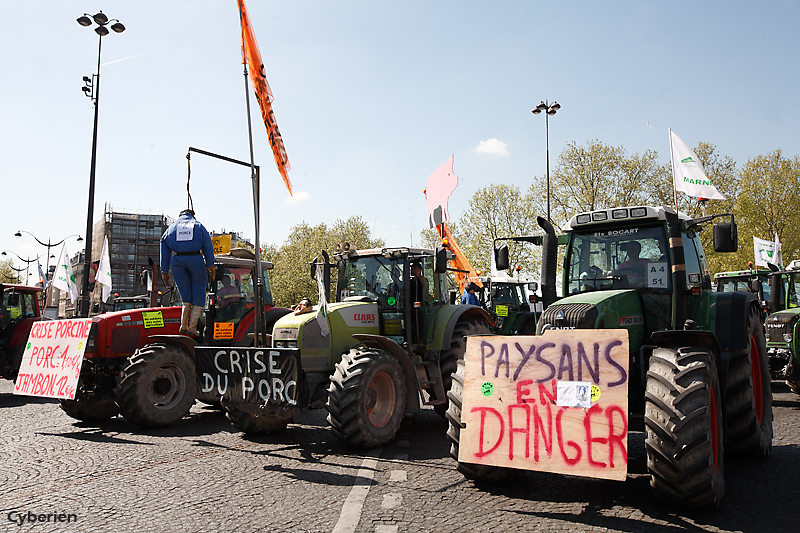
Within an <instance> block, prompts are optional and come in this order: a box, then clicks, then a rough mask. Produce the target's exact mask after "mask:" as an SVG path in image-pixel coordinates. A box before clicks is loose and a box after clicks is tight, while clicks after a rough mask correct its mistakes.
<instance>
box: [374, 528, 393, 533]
mask: <svg viewBox="0 0 800 533" xmlns="http://www.w3.org/2000/svg"><path fill="white" fill-rule="evenodd" d="M375 533H397V526H377V527H376V528H375Z"/></svg>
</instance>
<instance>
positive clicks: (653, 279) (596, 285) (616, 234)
mask: <svg viewBox="0 0 800 533" xmlns="http://www.w3.org/2000/svg"><path fill="white" fill-rule="evenodd" d="M567 253H568V256H567V263H566V264H565V266H566V268H567V274H568V277H567V291H568V294H577V293H581V292H586V291H596V290H607V289H624V288H647V289H654V290H659V289H665V290H666V289H670V272H671V271H670V266H669V249H668V247H667V239H666V235H665V234H664V228H663V226H655V227H649V228H648V227H642V228H636V227H634V228H626V229H612V230H605V231H592V232H588V233H573V235H572V239H571V243H570V248H569V250H568V252H567Z"/></svg>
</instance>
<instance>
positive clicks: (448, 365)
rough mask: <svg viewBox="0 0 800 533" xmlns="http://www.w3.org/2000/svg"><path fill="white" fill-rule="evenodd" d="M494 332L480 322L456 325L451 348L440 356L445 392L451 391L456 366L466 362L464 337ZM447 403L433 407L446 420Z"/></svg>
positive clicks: (470, 321)
mask: <svg viewBox="0 0 800 533" xmlns="http://www.w3.org/2000/svg"><path fill="white" fill-rule="evenodd" d="M491 333H492V331H491V330H490V329H489V326H488V325H487V324H486V323H485V322H482V321H480V320H474V319H472V320H461V321H459V322H458V323H456V325H455V327H454V328H453V338H452V339H451V341H450V348H448V349H447V350H445V351H443V352H442V353H441V354H439V368H440V369H441V370H442V385H444V392H445V393H447V391H449V390H450V387H451V385H452V383H453V374H454V373H455V371H456V364H457V363H458V361H463V360H464V352H465V351H466V350H467V340H466V339H465V338H464V337H468V336H470V335H491ZM449 403H450V402H449V401H447V402H445V403H441V404H438V405H434V406H433V410H434V411H436V413H437V414H438V415H439V416H441V417H442V418H446V413H447V409H448V404H449Z"/></svg>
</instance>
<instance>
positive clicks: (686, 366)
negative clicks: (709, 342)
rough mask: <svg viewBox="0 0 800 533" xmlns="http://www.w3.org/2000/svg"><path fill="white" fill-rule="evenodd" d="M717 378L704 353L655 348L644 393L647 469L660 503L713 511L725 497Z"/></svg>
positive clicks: (691, 350)
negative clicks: (704, 508)
mask: <svg viewBox="0 0 800 533" xmlns="http://www.w3.org/2000/svg"><path fill="white" fill-rule="evenodd" d="M721 400H722V397H721V395H720V388H719V376H718V375H717V365H716V363H715V361H714V356H713V355H712V354H711V353H710V352H709V351H708V350H706V349H704V348H680V349H678V350H674V349H671V348H657V349H656V350H655V351H654V352H653V355H652V357H651V358H650V369H649V370H648V372H647V385H646V390H645V413H644V414H645V419H644V421H645V426H646V430H647V438H646V440H645V448H646V449H647V469H648V471H649V472H650V486H651V487H652V488H653V492H654V493H655V495H656V497H657V498H658V499H660V500H662V501H666V502H669V503H673V504H679V505H683V506H687V507H709V506H711V507H716V506H717V505H719V502H720V501H721V500H722V496H723V495H724V494H725V477H724V465H723V458H724V453H723V427H722V409H721V405H720V404H721Z"/></svg>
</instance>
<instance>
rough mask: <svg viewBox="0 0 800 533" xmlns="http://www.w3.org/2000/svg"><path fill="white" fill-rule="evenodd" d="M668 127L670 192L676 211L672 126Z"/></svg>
mask: <svg viewBox="0 0 800 533" xmlns="http://www.w3.org/2000/svg"><path fill="white" fill-rule="evenodd" d="M668 129H669V164H670V166H671V167H672V194H673V196H674V197H675V212H676V213H677V212H678V189H676V188H675V160H674V159H673V155H672V128H668Z"/></svg>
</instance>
